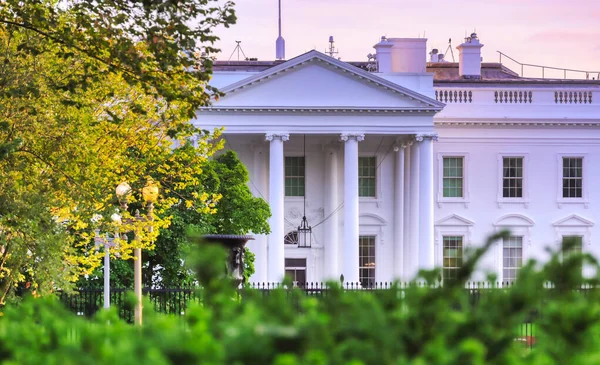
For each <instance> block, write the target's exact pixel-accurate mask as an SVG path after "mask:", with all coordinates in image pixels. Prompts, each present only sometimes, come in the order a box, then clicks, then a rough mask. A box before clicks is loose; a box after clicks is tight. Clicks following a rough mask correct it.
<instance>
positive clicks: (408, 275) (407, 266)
mask: <svg viewBox="0 0 600 365" xmlns="http://www.w3.org/2000/svg"><path fill="white" fill-rule="evenodd" d="M411 145H412V141H411V142H409V143H408V144H407V146H406V148H405V151H404V260H403V264H404V265H403V266H404V272H403V273H402V275H403V280H404V281H409V280H411V279H412V275H413V272H412V269H411V262H412V253H411V252H412V251H411V247H410V243H411V240H410V222H411V220H410V217H411V214H410V212H411V210H410V207H411V206H410V198H411V194H410V189H411V185H410V178H411V174H410V159H411V154H410V150H411V149H410V146H411Z"/></svg>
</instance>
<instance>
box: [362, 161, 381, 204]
mask: <svg viewBox="0 0 600 365" xmlns="http://www.w3.org/2000/svg"><path fill="white" fill-rule="evenodd" d="M376 176H377V158H376V157H359V158H358V196H366V197H375V196H376V195H375V194H376V191H377V189H376V187H377V177H376Z"/></svg>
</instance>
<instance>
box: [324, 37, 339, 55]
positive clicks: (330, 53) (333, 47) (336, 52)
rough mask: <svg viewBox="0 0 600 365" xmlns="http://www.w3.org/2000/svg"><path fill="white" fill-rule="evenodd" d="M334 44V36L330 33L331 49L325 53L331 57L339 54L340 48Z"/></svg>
mask: <svg viewBox="0 0 600 365" xmlns="http://www.w3.org/2000/svg"><path fill="white" fill-rule="evenodd" d="M333 44H334V41H333V36H332V35H330V36H329V49H328V50H326V51H325V54H328V55H329V57H333V55H336V54H338V50H337V49H335V46H334V45H333Z"/></svg>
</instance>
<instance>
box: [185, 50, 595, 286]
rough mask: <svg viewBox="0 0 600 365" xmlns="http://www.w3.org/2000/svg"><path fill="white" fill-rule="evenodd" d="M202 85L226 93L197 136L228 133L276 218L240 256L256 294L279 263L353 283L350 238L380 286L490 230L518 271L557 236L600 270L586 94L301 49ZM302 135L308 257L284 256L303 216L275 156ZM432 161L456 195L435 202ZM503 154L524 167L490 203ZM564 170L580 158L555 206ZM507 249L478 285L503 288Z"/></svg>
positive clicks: (491, 258) (548, 84)
mask: <svg viewBox="0 0 600 365" xmlns="http://www.w3.org/2000/svg"><path fill="white" fill-rule="evenodd" d="M394 40H400V41H402V39H391V40H390V41H394ZM386 42H388V41H386ZM386 47H387V46H386ZM479 48H480V47H479ZM411 52H412V51H411ZM392 53H393V52H392ZM392 57H393V56H392ZM399 57H400V56H399ZM419 57H420V56H419ZM386 62H389V63H391V64H393V63H394V59H391V60H389V59H386ZM415 62H417V61H415ZM428 66H429V65H428ZM411 67H412V66H411ZM380 71H384V70H380ZM470 73H474V72H470ZM214 84H215V85H218V86H219V87H220V88H221V89H222V90H223V91H224V92H225V93H226V96H225V97H223V98H221V99H219V100H218V101H215V103H214V105H213V106H212V107H210V108H205V109H202V110H200V111H199V113H198V116H197V118H196V119H195V120H194V123H195V124H197V125H199V126H202V127H203V128H211V127H218V126H224V127H225V138H226V140H227V145H226V147H227V148H230V149H233V150H235V151H237V152H238V155H239V156H240V158H241V159H242V161H243V162H244V163H245V165H246V166H247V168H248V170H249V171H250V178H251V180H252V181H251V184H250V186H251V188H252V190H253V192H254V193H255V195H257V196H262V197H263V198H265V200H267V201H269V203H270V205H271V209H272V212H273V216H272V217H271V219H270V225H271V230H272V233H271V234H270V235H268V236H257V239H256V240H255V241H254V242H252V243H251V244H250V247H251V249H252V250H253V251H254V252H255V253H256V263H255V267H256V273H255V275H254V276H253V278H252V279H253V281H256V282H267V281H271V282H272V281H279V280H281V279H282V277H283V275H284V273H285V270H286V265H285V262H286V261H285V259H305V260H306V261H305V263H306V265H305V268H304V273H303V274H302V275H304V276H303V280H306V281H307V282H318V281H322V280H325V279H328V278H330V279H338V278H339V277H340V275H342V274H343V275H344V279H345V281H346V282H358V281H359V280H361V277H360V276H361V274H360V272H359V261H360V260H361V259H360V257H359V237H370V238H371V239H372V240H371V241H368V243H369V245H371V246H369V247H373V246H374V256H375V258H374V261H373V260H371V259H370V261H373V263H374V279H375V281H377V282H381V281H391V280H394V279H401V280H409V279H410V278H412V277H413V276H414V274H415V273H416V272H417V270H418V269H420V268H432V267H434V266H437V267H442V266H443V265H444V260H443V258H444V255H448V252H451V249H448V247H449V246H448V247H446V246H445V245H447V244H445V243H444V242H445V241H444V237H460V240H461V244H462V245H461V247H460V249H462V250H464V249H467V248H469V247H475V246H476V245H478V244H481V243H482V242H484V241H485V238H486V237H487V236H488V235H489V234H490V233H493V232H495V231H497V230H500V229H503V228H508V229H510V230H511V231H512V232H513V233H514V235H515V236H518V237H520V238H519V241H518V242H521V243H520V244H521V246H520V248H519V250H520V251H518V254H519V255H521V257H522V260H526V259H528V258H536V259H540V260H544V259H546V258H547V252H546V248H547V247H551V248H554V249H557V248H559V247H560V244H561V240H562V237H563V236H579V237H582V242H583V244H582V249H583V250H584V251H586V252H591V253H593V254H595V255H597V256H599V257H600V244H597V243H594V242H597V241H598V239H597V238H595V234H596V232H595V231H596V229H597V228H596V227H595V222H596V220H597V219H598V217H600V189H598V188H596V183H595V182H596V180H597V179H598V178H600V129H599V127H600V83H599V82H592V81H589V82H583V81H582V82H577V81H569V80H560V81H558V80H530V79H521V78H516V77H515V78H514V79H511V80H500V79H498V80H489V79H488V80H486V79H485V76H481V79H476V80H474V79H473V78H472V77H468V78H462V79H459V80H449V81H444V80H438V81H434V80H433V74H432V73H423V72H403V73H397V72H389V73H386V72H379V73H368V72H366V71H363V70H360V69H358V68H356V67H354V66H352V65H350V64H348V63H345V62H341V61H339V60H335V59H333V58H330V57H328V56H326V55H323V54H321V53H319V52H316V51H311V52H308V53H306V54H304V55H301V56H299V57H296V58H294V59H292V60H289V61H287V62H284V63H279V64H277V65H275V66H273V67H269V68H267V69H265V70H262V71H260V72H252V71H248V70H246V71H236V72H231V71H226V72H216V73H215V76H214ZM436 99H437V100H436ZM438 100H439V101H438ZM304 135H306V157H305V161H304V164H305V170H304V171H305V177H304V181H305V183H304V186H305V194H306V217H307V219H308V222H309V224H311V225H312V226H313V227H314V228H313V234H312V247H311V248H299V247H295V246H294V245H290V244H284V236H285V235H286V234H288V233H289V232H292V231H294V230H296V229H297V226H298V225H299V224H300V220H301V219H302V216H303V204H304V199H303V197H302V196H285V181H284V176H285V169H284V158H285V157H287V156H303V137H304ZM359 157H375V161H376V172H375V177H374V181H375V194H374V196H372V197H360V196H359V191H358V190H359V186H358V183H359V166H358V161H359ZM444 157H447V158H457V159H458V160H456V161H462V167H463V169H462V176H461V177H462V180H461V183H460V185H461V189H462V194H459V195H460V196H458V197H444V192H443V191H444V190H443V184H444V180H443V174H444V169H443V164H444V162H443V161H444ZM504 157H507V158H508V157H514V158H516V159H518V160H519V161H520V162H519V163H521V165H520V166H521V167H519V169H520V170H519V171H522V178H518V179H520V180H521V182H520V184H522V189H521V190H519V197H514V198H505V197H504V196H503V195H504V190H503V179H504V178H505V177H504V176H503V171H504V170H503V163H504V162H503V161H504ZM565 157H567V158H568V157H573V158H575V159H574V160H573V161H582V167H581V169H580V170H579V171H582V178H581V179H580V180H582V186H583V188H582V194H581V197H570V198H565V197H563V166H562V164H563V158H565ZM507 161H508V160H507ZM569 161H570V160H569ZM569 183H570V182H569ZM515 191H516V190H515ZM373 243H374V244H373ZM444 247H446V249H445V248H444ZM371 250H372V248H371ZM369 252H373V251H369ZM507 252H509V251H507V250H506V249H504V250H503V243H502V242H498V243H497V244H496V245H495V247H494V248H493V249H492V250H491V251H490V252H488V254H487V255H486V257H485V260H484V262H483V263H482V266H481V268H480V269H481V270H480V272H481V273H482V275H483V272H490V271H491V272H495V273H497V274H498V279H499V280H505V279H506V280H508V279H509V278H504V277H503V275H505V274H506V273H507V272H509V271H506V270H505V269H506V260H505V258H506V255H507ZM511 252H512V251H511ZM290 262H291V261H290ZM302 262H304V261H302ZM361 262H362V261H361ZM301 269H302V268H301ZM474 279H477V278H474ZM480 279H481V278H480Z"/></svg>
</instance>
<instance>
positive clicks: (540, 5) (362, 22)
mask: <svg viewBox="0 0 600 365" xmlns="http://www.w3.org/2000/svg"><path fill="white" fill-rule="evenodd" d="M281 2H282V19H283V20H282V21H283V37H284V39H285V42H286V58H287V59H290V58H293V57H295V56H297V55H300V54H302V53H304V52H307V51H310V50H312V49H316V50H318V51H321V52H324V51H325V49H326V48H327V46H328V39H329V36H333V37H334V39H335V45H336V47H337V48H338V50H339V54H338V57H340V58H341V59H342V60H344V61H366V60H367V57H366V56H367V54H369V53H373V52H374V49H373V45H374V44H376V43H377V42H378V41H379V39H380V38H381V36H384V35H385V36H387V37H390V38H415V37H423V35H424V36H425V38H427V39H428V41H427V49H428V51H430V50H431V49H432V48H438V49H439V50H440V51H441V52H445V51H446V48H447V47H448V39H449V38H451V39H452V47H453V50H454V56H455V57H456V60H457V61H458V50H456V46H458V45H459V44H460V43H462V42H463V40H464V37H465V34H470V33H472V32H473V31H476V32H477V34H478V36H479V39H480V41H481V43H483V44H484V47H483V49H482V56H483V61H484V62H498V54H497V53H496V51H501V52H503V53H505V54H507V55H509V56H510V57H512V58H514V59H516V60H517V61H520V62H522V63H530V64H536V65H544V66H555V67H564V68H571V69H581V70H586V71H596V72H600V0H281ZM235 8H236V13H237V17H238V21H237V24H235V25H233V26H231V27H230V28H228V29H227V28H220V29H218V30H217V31H216V32H217V35H218V36H219V37H220V38H221V40H220V41H219V42H218V43H217V46H218V47H219V48H220V49H221V50H222V51H221V54H219V55H218V59H219V60H227V59H229V57H230V56H231V54H232V52H233V51H234V48H235V45H236V43H235V41H236V40H238V41H242V43H241V46H242V49H243V51H244V53H245V54H246V56H247V57H257V58H258V59H259V60H273V59H274V58H275V40H276V38H277V0H237V1H236V6H235ZM446 57H447V59H449V60H451V56H450V53H449V52H448V54H447V56H446ZM235 59H237V54H235V55H234V56H233V58H232V60H235ZM503 63H504V64H505V65H506V66H508V67H511V66H513V67H511V68H513V69H515V71H517V70H516V69H517V67H514V64H511V63H510V62H509V61H507V62H503ZM526 72H530V73H533V72H534V70H533V69H530V70H529V71H528V70H527V69H526ZM538 72H539V71H538ZM530 76H535V75H530Z"/></svg>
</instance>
